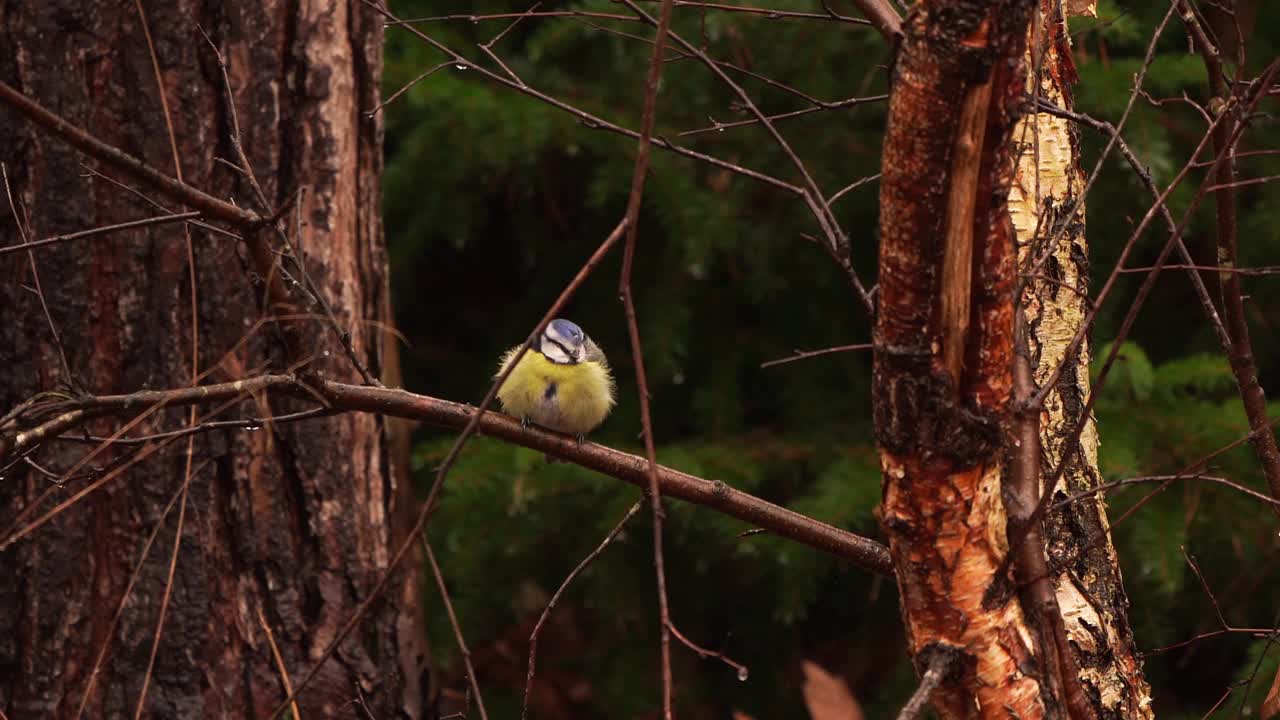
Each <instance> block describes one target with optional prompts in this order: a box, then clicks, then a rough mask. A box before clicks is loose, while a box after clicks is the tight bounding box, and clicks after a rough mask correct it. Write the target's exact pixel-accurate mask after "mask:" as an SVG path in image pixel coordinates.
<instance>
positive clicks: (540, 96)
mask: <svg viewBox="0 0 1280 720" xmlns="http://www.w3.org/2000/svg"><path fill="white" fill-rule="evenodd" d="M361 2H363V3H364V4H365V5H366V6H368V7H370V8H372V9H373V10H374V11H376V12H378V13H380V14H381V15H382V16H383V17H385V18H387V19H388V20H389V21H393V22H399V18H397V17H396V16H395V15H393V14H392V13H391V11H390V10H387V9H386V8H385V7H382V6H381V5H380V4H378V3H377V2H376V1H375V0H361ZM403 27H404V28H405V29H406V30H408V31H409V32H410V33H412V34H413V35H414V36H415V37H417V38H418V39H419V40H422V41H423V42H425V43H427V44H428V45H430V46H431V47H433V48H435V49H436V50H438V51H440V52H442V53H444V54H445V55H448V56H449V60H450V62H452V63H454V64H455V65H459V66H461V67H463V68H465V69H467V70H472V71H475V73H476V74H477V75H479V76H480V77H483V78H485V79H486V80H489V81H491V82H495V83H498V84H499V85H502V86H504V87H507V88H510V89H512V90H515V91H517V92H520V93H522V94H524V95H527V96H528V97H531V98H533V99H535V100H538V101H540V102H542V103H545V104H547V105H550V106H552V107H554V108H556V109H558V110H561V111H563V112H565V113H568V114H569V115H572V116H573V117H575V118H577V119H578V120H579V121H581V122H582V123H583V125H585V126H587V127H588V128H592V129H600V130H607V131H609V132H611V133H615V134H618V135H622V136H624V137H628V138H632V139H634V140H638V139H639V138H640V133H638V132H636V131H635V130H630V129H628V128H624V127H622V126H620V125H616V124H614V123H611V122H609V121H608V120H605V119H603V118H600V117H598V116H596V115H592V114H591V113H589V112H587V111H585V110H582V109H579V108H577V107H574V106H573V105H570V104H568V103H566V102H564V101H562V100H558V99H556V98H554V97H551V96H550V95H547V94H546V93H543V92H541V91H539V90H537V89H535V88H532V87H530V86H528V85H521V84H519V83H516V82H514V81H512V80H511V79H510V78H507V77H505V76H503V75H499V74H498V73H495V72H493V71H491V70H489V69H488V68H486V67H482V66H480V65H477V64H475V63H473V62H472V61H470V60H468V59H467V58H466V57H464V56H462V55H460V54H458V53H457V52H455V51H454V50H452V49H451V48H449V47H448V46H447V45H444V44H443V43H441V42H439V41H438V40H436V39H434V38H432V37H431V36H429V35H427V34H425V33H423V32H422V31H421V30H419V29H417V28H416V27H413V26H412V25H404V26H403ZM2 99H3V94H0V100H2ZM652 142H653V146H654V147H659V148H662V149H664V150H667V151H669V152H671V153H673V154H676V155H679V156H681V157H685V158H689V159H691V160H697V161H699V162H704V163H707V164H708V165H711V166H713V167H718V168H720V169H722V170H728V171H730V172H732V173H736V174H738V175H742V176H743V177H749V178H751V179H753V180H758V181H760V182H763V183H766V184H768V185H772V186H773V187H776V188H778V189H781V190H786V191H787V192H789V193H792V194H795V195H804V189H803V188H801V187H800V186H798V185H793V184H792V183H789V182H786V181H785V180H782V179H779V178H776V177H773V176H772V175H766V174H764V173H762V172H759V171H756V170H752V169H750V168H746V167H742V166H741V165H737V164H735V163H731V162H728V161H726V160H721V159H720V158H716V157H712V156H711V155H707V154H705V153H700V152H698V151H696V150H690V149H689V148H686V147H683V146H680V145H676V144H675V143H672V142H670V141H669V140H666V139H665V138H660V137H657V138H653V140H652Z"/></svg>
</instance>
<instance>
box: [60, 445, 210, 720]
mask: <svg viewBox="0 0 1280 720" xmlns="http://www.w3.org/2000/svg"><path fill="white" fill-rule="evenodd" d="M208 462H209V461H205V463H204V464H202V465H201V466H200V467H199V468H197V469H196V470H195V471H194V472H193V473H192V474H191V475H189V476H187V479H186V480H185V481H184V482H183V483H182V485H181V486H180V487H179V488H178V489H177V490H176V491H174V493H173V496H172V497H170V498H169V504H168V505H165V508H164V510H163V511H161V513H160V517H159V519H157V520H156V525H155V527H154V528H152V529H151V534H150V535H148V536H147V541H146V542H145V543H143V545H142V552H141V553H139V555H138V562H137V564H135V565H134V566H133V573H132V574H130V575H129V582H127V583H126V584H125V586H124V592H123V593H121V594H120V602H119V603H117V604H116V611H115V614H114V615H112V616H111V621H110V622H109V623H107V631H106V632H105V633H103V636H102V637H103V640H102V647H100V648H98V655H97V656H96V657H95V658H94V661H93V667H92V668H91V669H90V670H89V680H88V681H87V682H86V684H85V688H84V694H83V695H82V696H81V698H80V705H79V707H78V708H77V709H76V714H75V718H74V720H80V717H81V716H83V715H84V709H85V707H86V706H87V705H88V703H89V698H90V696H92V694H93V688H94V685H95V684H97V681H98V670H99V669H100V668H101V667H102V661H103V659H104V658H105V657H106V655H107V650H108V649H109V648H110V647H111V641H112V639H113V638H114V637H115V634H116V626H117V625H119V623H120V618H121V617H122V616H123V615H124V608H125V605H126V604H128V602H129V597H130V596H131V595H132V594H133V588H134V586H135V585H137V584H138V578H139V577H141V576H142V568H143V567H144V566H145V565H146V562H147V557H148V556H150V555H151V546H152V545H154V544H155V541H156V537H157V536H159V535H160V529H161V528H162V527H164V521H165V518H167V517H169V512H170V511H171V510H173V506H174V505H176V504H177V503H178V498H179V497H186V492H187V487H188V486H189V485H190V483H191V478H192V477H193V476H195V475H198V474H199V473H200V471H201V470H202V469H204V465H206V464H208Z"/></svg>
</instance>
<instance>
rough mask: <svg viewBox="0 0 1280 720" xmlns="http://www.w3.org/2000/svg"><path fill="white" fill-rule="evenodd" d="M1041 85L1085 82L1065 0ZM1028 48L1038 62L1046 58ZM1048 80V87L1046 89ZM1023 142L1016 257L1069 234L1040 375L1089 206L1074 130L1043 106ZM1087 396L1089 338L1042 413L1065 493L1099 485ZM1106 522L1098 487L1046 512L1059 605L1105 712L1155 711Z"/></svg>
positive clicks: (1082, 276) (1058, 87) (1031, 322)
mask: <svg viewBox="0 0 1280 720" xmlns="http://www.w3.org/2000/svg"><path fill="white" fill-rule="evenodd" d="M1069 5H1070V12H1072V13H1077V14H1086V15H1087V14H1090V9H1091V6H1090V7H1086V6H1085V5H1086V4H1082V3H1080V2H1074V1H1073V2H1071V3H1069ZM1042 8H1043V9H1044V10H1045V12H1044V13H1043V16H1044V19H1043V22H1042V28H1041V37H1042V38H1043V40H1042V42H1041V43H1040V52H1041V53H1042V58H1040V60H1039V64H1041V65H1042V67H1043V72H1042V73H1041V74H1040V77H1039V79H1038V83H1037V81H1036V79H1035V78H1028V82H1027V91H1028V92H1037V91H1038V92H1039V94H1040V96H1041V97H1043V98H1045V99H1047V100H1049V101H1050V102H1052V103H1054V104H1056V105H1058V106H1060V107H1066V108H1070V107H1071V106H1072V97H1071V85H1072V84H1073V83H1074V82H1075V81H1076V75H1075V67H1074V64H1073V63H1072V61H1071V54H1070V45H1069V42H1070V41H1069V36H1068V34H1067V32H1066V26H1065V21H1064V15H1063V10H1064V7H1063V3H1062V0H1044V2H1042ZM1034 51H1035V49H1034V48H1029V50H1028V53H1029V55H1028V62H1030V63H1032V66H1033V67H1034V65H1035V63H1036V59H1035V58H1033V57H1032V56H1031V53H1033V52H1034ZM1037 85H1038V87H1037ZM1014 139H1015V142H1016V143H1018V149H1017V151H1018V153H1019V154H1018V165H1017V171H1016V179H1015V181H1014V183H1013V187H1012V190H1011V192H1010V196H1009V211H1010V214H1011V215H1012V217H1013V224H1014V227H1015V229H1016V231H1017V238H1018V262H1019V266H1020V267H1026V265H1027V263H1026V259H1027V256H1028V255H1029V254H1031V253H1034V254H1036V255H1040V254H1042V253H1043V252H1044V247H1045V245H1044V243H1045V242H1046V241H1047V240H1048V239H1050V238H1052V237H1055V236H1056V237H1058V238H1059V240H1058V242H1057V244H1056V245H1055V247H1054V248H1053V252H1052V257H1051V258H1050V259H1049V261H1048V263H1047V264H1046V266H1045V270H1044V277H1038V278H1034V279H1032V281H1031V282H1030V283H1028V286H1027V290H1026V292H1024V294H1023V297H1022V303H1023V308H1024V311H1025V313H1026V317H1027V323H1028V341H1029V344H1030V346H1031V353H1032V359H1033V374H1034V378H1035V381H1036V383H1037V384H1040V383H1043V382H1044V381H1045V380H1046V379H1047V378H1048V377H1049V376H1050V375H1051V374H1052V372H1053V370H1054V368H1056V367H1057V366H1058V364H1059V363H1061V362H1062V359H1063V356H1064V353H1065V352H1066V349H1067V346H1068V345H1069V344H1070V342H1071V338H1072V337H1073V336H1074V335H1075V333H1076V331H1077V330H1078V328H1079V327H1080V324H1081V323H1082V322H1083V321H1084V318H1085V316H1086V313H1087V303H1088V300H1087V295H1086V293H1087V290H1088V279H1089V266H1088V257H1089V254H1088V244H1087V241H1086V238H1085V223H1084V218H1085V213H1084V205H1083V203H1081V205H1080V207H1079V208H1078V209H1077V212H1076V213H1075V214H1074V215H1068V213H1070V211H1071V207H1072V205H1073V204H1074V203H1075V202H1076V201H1077V199H1078V198H1079V197H1080V193H1081V192H1082V190H1083V187H1084V177H1083V174H1082V172H1081V170H1080V165H1079V142H1078V137H1077V134H1076V128H1075V127H1074V126H1072V125H1071V124H1070V123H1069V121H1067V120H1064V119H1061V118H1057V117H1052V116H1050V115H1048V114H1045V113H1035V114H1030V115H1027V116H1025V117H1024V118H1023V120H1022V121H1021V122H1020V123H1019V125H1018V127H1017V129H1016V130H1015V131H1014ZM1088 395H1089V349H1088V345H1087V344H1085V345H1084V346H1082V348H1081V351H1080V353H1079V355H1078V356H1077V357H1076V358H1074V359H1072V361H1071V364H1070V365H1069V366H1068V368H1067V370H1066V371H1065V372H1064V373H1062V375H1061V376H1060V378H1059V380H1058V383H1057V386H1056V387H1055V388H1053V390H1052V391H1051V392H1050V393H1049V394H1048V395H1047V397H1046V401H1045V407H1044V409H1043V411H1042V413H1041V422H1040V442H1041V446H1042V449H1043V452H1042V455H1041V473H1040V474H1041V478H1042V482H1043V478H1046V477H1052V473H1053V472H1054V470H1055V469H1056V468H1057V467H1058V465H1059V464H1060V463H1061V462H1062V461H1063V458H1064V457H1066V458H1067V469H1066V472H1065V473H1064V475H1063V479H1062V481H1061V482H1060V483H1059V485H1058V487H1057V488H1055V489H1054V492H1055V500H1056V499H1065V498H1066V497H1068V496H1069V495H1072V494H1075V493H1078V492H1081V491H1084V490H1088V489H1090V488H1094V487H1097V486H1098V485H1099V484H1101V482H1102V479H1101V474H1100V472H1099V470H1098V432H1097V429H1096V427H1095V426H1094V423H1093V419H1092V418H1090V419H1088V424H1087V425H1086V427H1085V430H1084V432H1083V433H1082V434H1081V436H1080V441H1079V444H1078V446H1075V447H1065V442H1066V440H1067V439H1068V438H1069V436H1070V434H1071V430H1072V428H1073V427H1074V426H1075V425H1076V424H1077V423H1078V422H1079V421H1080V418H1081V413H1082V411H1083V408H1084V403H1085V400H1086V399H1087V398H1088ZM1109 530H1110V529H1109V526H1108V524H1107V515H1106V504H1105V501H1104V500H1103V498H1102V497H1101V496H1091V497H1089V498H1087V499H1084V500H1081V501H1080V502H1078V503H1075V504H1073V505H1071V506H1069V507H1065V508H1062V509H1059V510H1053V511H1050V512H1049V513H1048V514H1047V515H1046V517H1045V521H1044V535H1045V538H1046V543H1047V547H1048V560H1049V567H1050V571H1051V573H1052V575H1053V582H1054V586H1055V587H1056V594H1057V599H1058V605H1059V608H1060V609H1061V613H1062V618H1063V623H1064V625H1065V628H1066V632H1067V636H1068V638H1069V640H1070V644H1071V651H1072V654H1073V655H1074V660H1075V665H1076V667H1077V668H1078V670H1079V678H1080V681H1081V683H1082V685H1083V686H1084V688H1085V690H1086V695H1087V696H1088V697H1089V699H1090V701H1091V702H1092V703H1093V704H1094V710H1095V713H1096V715H1097V717H1099V718H1126V719H1135V718H1136V719H1141V718H1150V717H1152V710H1151V690H1150V688H1149V687H1148V685H1147V683H1146V681H1145V680H1144V678H1143V675H1142V666H1141V662H1140V661H1139V660H1138V658H1137V656H1136V653H1135V649H1134V642H1133V634H1132V631H1131V630H1130V628H1129V619H1128V605H1129V602H1128V598H1127V596H1126V595H1125V592H1124V586H1123V584H1122V582H1121V577H1120V567H1119V562H1118V559H1117V557H1116V552H1115V548H1114V546H1113V545H1112V542H1111V536H1110V532H1109Z"/></svg>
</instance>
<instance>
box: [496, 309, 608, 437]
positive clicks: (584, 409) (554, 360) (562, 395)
mask: <svg viewBox="0 0 1280 720" xmlns="http://www.w3.org/2000/svg"><path fill="white" fill-rule="evenodd" d="M521 347H523V346H522V345H517V346H515V347H514V348H511V349H510V350H508V351H507V352H506V353H505V354H504V355H503V356H502V364H501V365H500V366H499V368H498V375H497V376H501V375H502V373H503V372H505V371H506V369H507V366H508V365H510V364H511V362H512V361H513V360H514V359H515V357H516V355H518V354H519V353H520V348H521ZM497 376H495V377H497ZM613 390H614V386H613V375H612V374H610V372H609V363H608V362H607V361H606V360H605V358H604V353H602V352H600V347H599V346H597V345H596V344H595V343H594V342H592V340H591V338H589V337H587V335H586V333H584V332H582V328H580V327H578V326H577V325H575V324H573V323H571V322H569V321H568V320H562V319H559V318H557V319H555V320H552V321H551V322H550V323H547V327H546V329H545V330H543V331H542V335H541V336H539V338H538V341H537V342H535V343H534V344H533V346H532V347H531V348H529V351H528V352H526V353H525V354H524V356H523V357H521V358H520V361H519V362H517V363H516V367H515V369H514V370H512V371H511V374H510V375H509V376H507V379H506V381H505V382H503V383H502V387H501V388H499V389H498V400H499V401H500V402H501V403H502V409H503V411H504V412H506V413H507V414H508V415H513V416H515V417H518V418H520V421H521V422H523V423H525V424H526V425H527V424H528V423H530V422H533V423H536V424H538V425H541V426H542V427H545V428H547V429H549V430H556V431H559V432H562V433H568V434H570V435H574V436H576V437H577V438H578V442H582V440H583V438H584V437H585V436H586V434H587V433H589V432H591V431H592V430H594V429H596V428H597V427H599V425H600V423H602V422H604V419H605V418H606V417H607V416H608V415H609V411H610V410H611V409H613ZM547 459H548V460H550V459H551V458H550V457H549V456H548V458H547Z"/></svg>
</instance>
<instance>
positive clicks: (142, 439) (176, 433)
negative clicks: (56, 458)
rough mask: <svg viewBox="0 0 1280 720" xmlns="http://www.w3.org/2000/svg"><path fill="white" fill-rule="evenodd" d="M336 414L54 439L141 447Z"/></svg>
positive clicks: (324, 411)
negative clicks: (142, 433) (188, 436)
mask: <svg viewBox="0 0 1280 720" xmlns="http://www.w3.org/2000/svg"><path fill="white" fill-rule="evenodd" d="M334 414H336V412H335V411H334V410H333V409H331V408H324V407H318V408H312V409H310V410H301V411H299V412H295V413H286V414H284V415H271V416H268V417H249V418H240V419H237V420H212V421H204V422H201V423H199V424H197V425H188V426H187V427H184V428H179V429H177V430H168V431H166V432H159V433H153V434H151V435H141V436H139V437H122V438H114V439H113V438H104V437H99V436H97V435H59V436H58V437H57V438H56V439H57V440H60V441H63V442H75V443H108V442H109V443H112V444H114V445H122V446H129V445H142V444H145V443H149V442H153V441H156V440H164V439H166V438H173V437H184V436H186V435H194V434H197V433H202V432H208V431H210V430H257V429H259V428H261V427H263V426H269V425H273V424H284V423H290V422H298V421H299V420H310V419H312V418H320V417H329V416H331V415H334Z"/></svg>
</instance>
